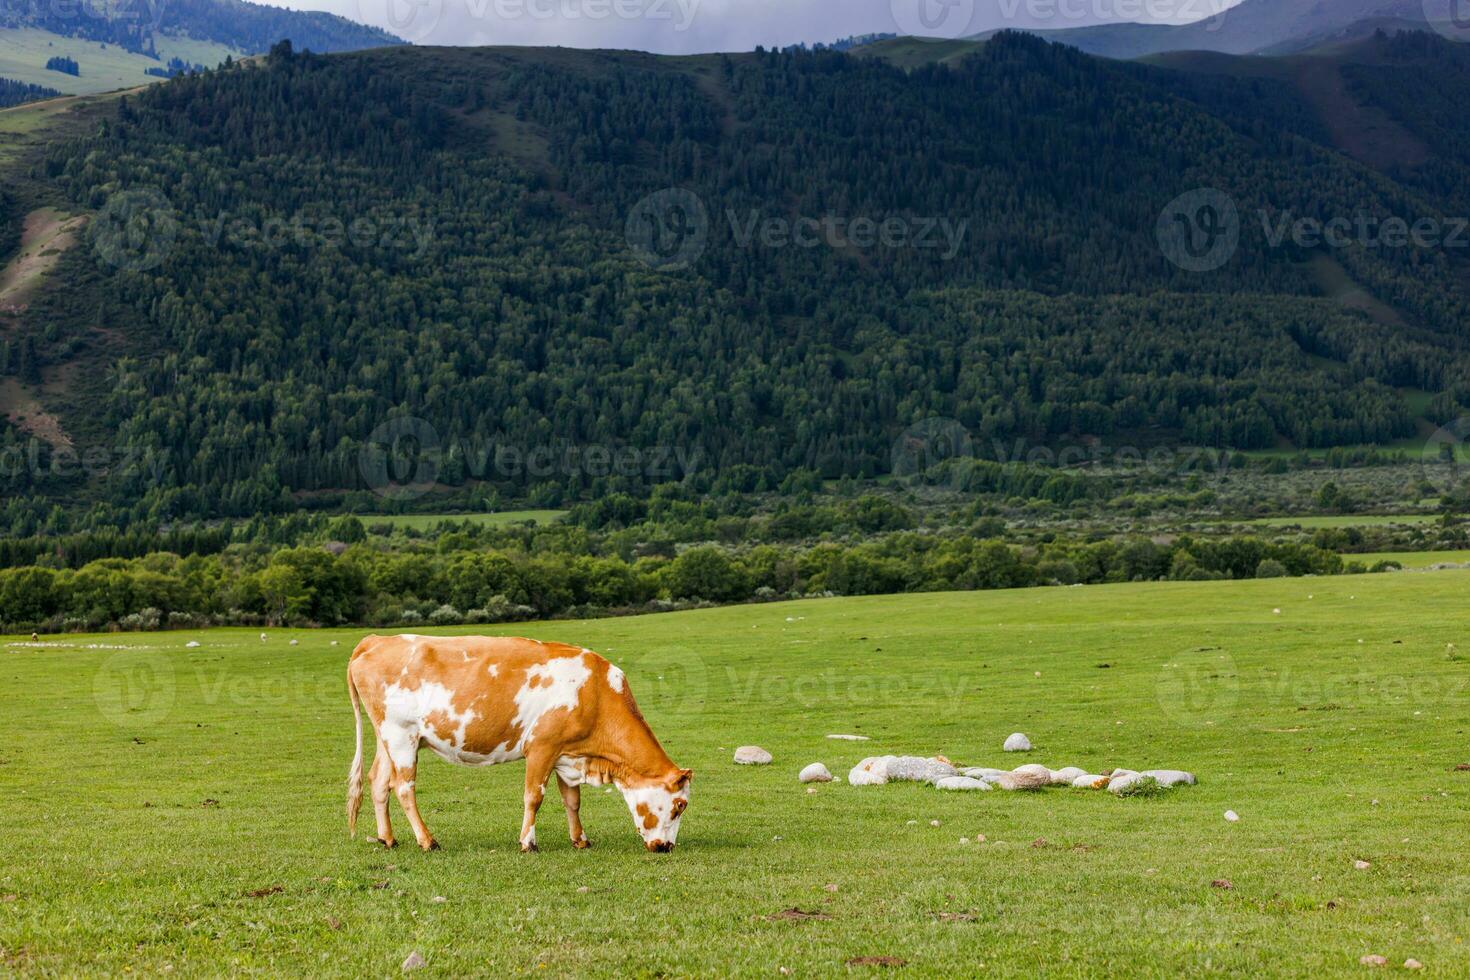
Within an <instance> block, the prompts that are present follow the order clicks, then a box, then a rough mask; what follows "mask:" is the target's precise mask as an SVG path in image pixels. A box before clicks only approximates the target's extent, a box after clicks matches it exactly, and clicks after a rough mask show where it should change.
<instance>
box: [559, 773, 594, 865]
mask: <svg viewBox="0 0 1470 980" xmlns="http://www.w3.org/2000/svg"><path fill="white" fill-rule="evenodd" d="M556 788H557V789H559V790H561V801H562V803H563V804H565V805H566V808H567V830H568V831H569V832H570V833H571V835H572V846H573V847H575V848H578V849H579V850H580V849H582V848H587V847H591V846H592V842H591V841H590V840H588V839H587V833H586V831H584V830H583V829H582V816H581V814H580V813H579V811H580V810H581V809H582V787H580V786H571V785H568V783H567V781H566V780H565V779H562V778H561V774H560V773H557V776H556Z"/></svg>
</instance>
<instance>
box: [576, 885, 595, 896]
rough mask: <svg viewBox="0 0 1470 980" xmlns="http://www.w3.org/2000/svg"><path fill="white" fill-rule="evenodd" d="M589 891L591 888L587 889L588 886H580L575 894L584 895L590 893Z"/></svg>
mask: <svg viewBox="0 0 1470 980" xmlns="http://www.w3.org/2000/svg"><path fill="white" fill-rule="evenodd" d="M591 890H592V889H591V888H589V887H588V886H586V885H582V886H581V887H579V888H578V889H577V894H578V895H585V894H587V893H588V892H590V891H591Z"/></svg>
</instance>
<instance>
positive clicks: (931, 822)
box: [929, 820, 939, 827]
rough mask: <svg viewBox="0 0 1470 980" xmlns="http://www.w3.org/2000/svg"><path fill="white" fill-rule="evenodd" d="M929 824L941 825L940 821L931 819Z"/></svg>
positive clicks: (933, 825) (932, 825)
mask: <svg viewBox="0 0 1470 980" xmlns="http://www.w3.org/2000/svg"><path fill="white" fill-rule="evenodd" d="M929 826H931V827H938V826H939V821H938V820H930V821H929Z"/></svg>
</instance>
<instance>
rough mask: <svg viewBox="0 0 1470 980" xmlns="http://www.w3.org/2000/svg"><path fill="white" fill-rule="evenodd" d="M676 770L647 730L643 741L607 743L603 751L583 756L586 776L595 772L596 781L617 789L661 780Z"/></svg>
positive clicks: (650, 783)
mask: <svg viewBox="0 0 1470 980" xmlns="http://www.w3.org/2000/svg"><path fill="white" fill-rule="evenodd" d="M678 771H679V767H678V766H676V765H674V762H673V760H672V759H670V758H669V757H668V754H667V753H665V752H664V750H663V747H662V746H661V745H659V744H658V742H657V741H656V740H655V739H654V738H653V736H652V734H651V733H650V734H649V737H648V741H647V743H645V744H642V745H627V744H620V745H616V746H607V747H606V749H605V751H602V752H597V753H594V754H592V755H590V756H588V758H587V773H588V775H589V776H595V777H596V778H597V781H598V782H602V783H613V784H615V785H616V786H617V787H618V788H619V789H627V788H630V787H632V788H638V787H642V786H648V785H652V784H654V783H664V782H667V781H668V780H669V778H670V777H671V776H673V775H674V774H675V773H677V772H678Z"/></svg>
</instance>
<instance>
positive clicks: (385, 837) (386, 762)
mask: <svg viewBox="0 0 1470 980" xmlns="http://www.w3.org/2000/svg"><path fill="white" fill-rule="evenodd" d="M392 781H393V762H392V760H391V759H389V758H388V749H387V748H386V747H384V745H383V743H382V742H379V743H378V751H377V752H376V753H375V754H374V755H373V771H372V785H373V816H375V817H376V818H377V820H378V843H380V844H382V845H383V846H384V847H397V846H398V842H397V841H395V840H394V839H393V825H392V823H391V822H390V821H389V819H388V794H389V792H390V791H391V789H392V787H391V783H392Z"/></svg>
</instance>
